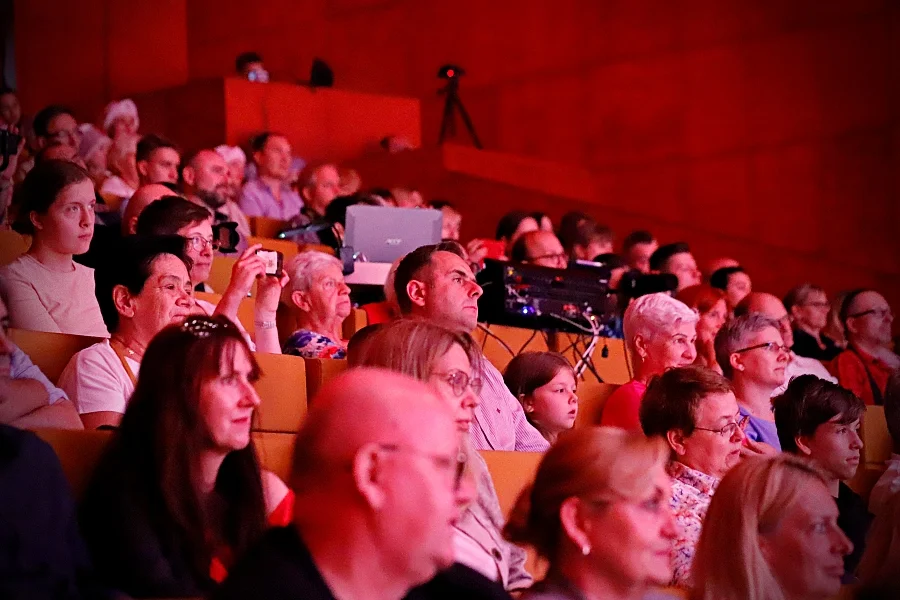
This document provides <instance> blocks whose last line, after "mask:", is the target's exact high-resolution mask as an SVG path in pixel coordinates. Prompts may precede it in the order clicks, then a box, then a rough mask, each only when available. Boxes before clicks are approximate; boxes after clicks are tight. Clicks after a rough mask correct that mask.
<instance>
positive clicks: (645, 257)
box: [622, 230, 659, 275]
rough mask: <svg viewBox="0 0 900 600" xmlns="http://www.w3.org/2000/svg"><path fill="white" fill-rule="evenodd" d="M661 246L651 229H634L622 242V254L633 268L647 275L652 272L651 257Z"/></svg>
mask: <svg viewBox="0 0 900 600" xmlns="http://www.w3.org/2000/svg"><path fill="white" fill-rule="evenodd" d="M657 248H659V244H658V243H657V242H656V238H654V237H653V234H652V233H650V232H649V231H643V230H638V231H632V232H631V233H629V234H628V235H627V236H626V237H625V241H624V242H622V255H623V256H624V257H625V260H627V261H628V266H629V268H631V269H635V270H636V271H640V272H641V273H644V274H645V275H646V274H647V273H649V272H650V257H651V256H653V253H654V252H656V249H657Z"/></svg>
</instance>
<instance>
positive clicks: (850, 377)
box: [830, 289, 900, 404]
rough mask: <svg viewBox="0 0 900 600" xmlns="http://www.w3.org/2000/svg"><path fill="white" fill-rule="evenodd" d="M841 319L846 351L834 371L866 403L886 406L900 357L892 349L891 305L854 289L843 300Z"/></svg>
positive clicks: (873, 292) (874, 292)
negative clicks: (889, 384)
mask: <svg viewBox="0 0 900 600" xmlns="http://www.w3.org/2000/svg"><path fill="white" fill-rule="evenodd" d="M840 319H841V323H843V324H844V331H845V332H846V333H847V349H846V350H844V351H843V352H841V353H840V354H839V355H838V356H837V358H835V359H834V361H832V363H831V367H830V368H831V372H832V373H833V374H834V376H835V377H837V378H838V383H840V384H841V385H842V386H843V387H845V388H847V389H848V390H850V391H851V392H853V393H854V394H856V395H857V396H859V397H860V398H862V400H863V402H865V403H866V404H884V392H885V388H886V387H887V382H888V379H890V377H891V375H892V374H893V372H894V371H896V370H897V369H900V356H898V355H897V354H895V353H894V352H893V351H892V350H891V324H892V323H893V322H894V314H893V312H892V311H891V307H890V305H888V303H887V300H885V299H884V296H882V295H881V294H879V293H878V292H876V291H874V290H865V289H859V290H854V291H852V292H849V293H848V294H847V295H846V296H845V297H844V302H843V303H842V304H841V310H840Z"/></svg>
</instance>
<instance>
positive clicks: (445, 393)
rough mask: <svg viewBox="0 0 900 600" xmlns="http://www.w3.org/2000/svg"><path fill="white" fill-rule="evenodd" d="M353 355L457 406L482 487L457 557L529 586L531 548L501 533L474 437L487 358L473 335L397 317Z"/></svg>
mask: <svg viewBox="0 0 900 600" xmlns="http://www.w3.org/2000/svg"><path fill="white" fill-rule="evenodd" d="M353 358H354V362H353V363H351V365H350V366H351V367H354V366H369V367H381V368H385V369H390V370H392V371H399V372H401V373H405V374H407V375H410V376H412V377H415V378H416V379H419V380H421V381H424V382H426V383H428V384H429V385H430V386H431V387H432V388H433V389H434V391H435V393H437V394H438V397H440V398H441V399H443V400H444V401H445V402H447V404H448V405H450V406H451V407H452V408H453V411H454V413H455V414H456V424H457V428H458V430H459V437H460V445H461V448H462V449H463V452H464V453H465V455H466V456H467V469H468V472H469V474H468V476H469V478H470V479H469V480H468V485H471V483H472V480H474V484H475V492H476V494H475V498H474V501H473V502H471V503H469V505H468V506H467V508H466V509H465V510H464V511H463V514H462V516H461V517H460V519H459V520H458V521H457V523H456V524H455V526H454V527H455V530H454V534H455V535H454V548H455V559H456V562H458V563H462V564H464V565H466V566H468V567H470V568H472V569H474V570H476V571H478V572H480V573H481V574H483V575H484V576H485V577H487V578H489V579H491V580H493V581H497V582H499V583H501V584H502V585H503V587H505V588H506V589H507V590H510V591H512V590H520V589H524V588H526V587H528V586H529V585H530V584H531V581H532V579H531V576H530V575H529V574H528V572H527V571H526V570H525V558H526V556H525V552H524V550H522V549H521V548H519V547H517V546H515V545H513V544H510V543H509V542H507V541H506V540H504V539H503V536H502V535H501V529H502V528H503V522H504V518H503V514H502V512H501V510H500V502H499V500H498V499H497V492H496V491H495V489H494V483H493V481H492V479H491V475H490V473H489V472H488V469H487V464H486V463H485V462H484V459H483V458H482V457H481V455H480V454H479V453H478V452H477V451H476V450H474V449H473V448H472V443H471V440H470V438H469V428H470V426H471V424H472V420H473V418H474V411H475V407H476V406H478V394H479V392H480V391H481V386H482V382H481V379H478V378H476V375H475V372H474V371H473V369H472V365H473V364H475V363H476V361H478V360H480V359H481V357H480V352H479V350H478V347H477V345H476V344H475V342H474V341H473V340H472V338H471V337H470V336H469V335H468V334H462V333H456V332H454V331H451V330H449V329H445V328H444V327H441V326H440V325H436V324H434V323H431V322H428V321H424V320H399V321H393V322H391V323H385V324H383V325H381V326H379V328H378V329H377V330H375V331H373V332H372V333H370V334H369V335H367V336H366V338H365V340H364V341H363V342H362V343H361V344H360V347H359V349H358V351H356V349H354V353H353Z"/></svg>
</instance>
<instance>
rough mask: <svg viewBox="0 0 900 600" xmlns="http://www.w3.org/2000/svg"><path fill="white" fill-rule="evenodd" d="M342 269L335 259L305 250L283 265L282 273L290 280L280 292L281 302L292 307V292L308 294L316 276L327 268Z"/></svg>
mask: <svg viewBox="0 0 900 600" xmlns="http://www.w3.org/2000/svg"><path fill="white" fill-rule="evenodd" d="M332 266H334V267H337V268H338V269H342V268H343V266H344V265H343V264H342V263H341V261H340V260H338V259H337V258H336V257H334V256H331V255H330V254H325V253H324V252H319V251H318V250H307V251H306V252H301V253H300V254H298V255H296V256H294V257H291V258H290V259H289V260H288V261H287V263H285V264H284V272H285V273H287V274H288V277H290V278H291V283H290V285H288V286H287V287H285V288H284V290H282V292H281V301H282V302H283V303H284V304H287V305H288V306H292V305H293V302H291V296H292V295H293V293H294V292H308V291H309V289H310V288H311V287H312V284H313V281H314V280H315V278H316V275H317V274H318V273H320V272H321V271H323V270H324V269H326V268H328V267H332Z"/></svg>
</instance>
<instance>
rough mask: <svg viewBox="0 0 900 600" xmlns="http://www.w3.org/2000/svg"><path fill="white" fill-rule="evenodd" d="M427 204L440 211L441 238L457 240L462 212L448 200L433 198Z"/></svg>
mask: <svg viewBox="0 0 900 600" xmlns="http://www.w3.org/2000/svg"><path fill="white" fill-rule="evenodd" d="M429 206H430V207H431V208H434V209H436V210H439V211H441V239H442V240H454V241H457V242H458V241H459V230H460V227H461V226H462V214H461V213H460V212H459V211H458V210H457V209H456V207H455V206H454V205H453V204H452V203H451V202H450V201H449V200H433V201H432V202H431V203H430V205H429Z"/></svg>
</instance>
